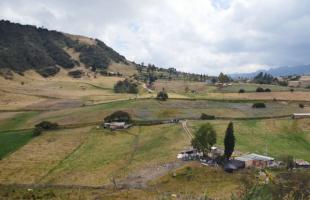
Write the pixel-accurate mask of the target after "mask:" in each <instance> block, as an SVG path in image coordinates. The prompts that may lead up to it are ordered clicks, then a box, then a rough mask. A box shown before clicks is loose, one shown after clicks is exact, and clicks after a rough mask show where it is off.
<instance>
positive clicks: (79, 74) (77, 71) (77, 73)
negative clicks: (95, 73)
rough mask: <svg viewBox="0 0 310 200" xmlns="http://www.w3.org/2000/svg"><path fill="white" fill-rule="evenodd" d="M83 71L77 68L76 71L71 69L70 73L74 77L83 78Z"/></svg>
mask: <svg viewBox="0 0 310 200" xmlns="http://www.w3.org/2000/svg"><path fill="white" fill-rule="evenodd" d="M82 74H83V72H82V71H81V70H75V71H70V72H68V75H69V76H71V77H73V78H81V77H82Z"/></svg>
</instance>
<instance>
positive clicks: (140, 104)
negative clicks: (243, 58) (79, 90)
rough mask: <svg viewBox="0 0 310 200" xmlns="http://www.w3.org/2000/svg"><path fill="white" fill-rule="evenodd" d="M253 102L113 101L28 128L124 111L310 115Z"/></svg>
mask: <svg viewBox="0 0 310 200" xmlns="http://www.w3.org/2000/svg"><path fill="white" fill-rule="evenodd" d="M252 104H253V103H249V102H245V103H244V102H225V101H205V100H197V101H189V100H168V101H165V102H160V101H157V100H151V99H148V100H131V101H123V102H112V103H107V104H100V105H95V106H89V107H81V108H73V109H64V110H60V111H51V112H44V113H41V114H39V115H37V116H35V117H33V118H31V119H30V120H29V121H28V126H30V127H31V124H32V125H33V124H36V123H38V122H40V120H51V121H55V122H58V123H60V124H70V123H87V122H94V121H95V122H96V121H97V122H100V121H102V120H103V119H104V117H105V116H107V115H108V114H109V113H111V112H113V111H115V110H124V111H127V112H128V113H130V114H131V115H132V117H133V118H134V119H138V120H157V119H173V118H191V117H196V118H199V117H200V115H201V113H206V114H211V115H215V116H218V117H263V116H278V115H291V114H292V113H295V112H309V109H310V106H309V105H308V104H305V105H306V106H305V108H304V109H301V108H299V106H298V104H297V103H287V102H268V103H266V106H267V108H265V109H253V108H252V107H251V106H252Z"/></svg>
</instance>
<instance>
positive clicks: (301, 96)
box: [197, 92, 310, 101]
mask: <svg viewBox="0 0 310 200" xmlns="http://www.w3.org/2000/svg"><path fill="white" fill-rule="evenodd" d="M197 97H198V98H199V97H202V98H209V99H229V100H239V99H240V100H273V99H277V100H289V101H309V99H310V92H263V93H242V94H238V93H207V94H206V95H204V96H197Z"/></svg>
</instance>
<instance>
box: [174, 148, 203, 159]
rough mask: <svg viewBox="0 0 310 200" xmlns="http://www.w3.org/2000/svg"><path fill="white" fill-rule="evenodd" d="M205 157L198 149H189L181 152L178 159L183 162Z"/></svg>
mask: <svg viewBox="0 0 310 200" xmlns="http://www.w3.org/2000/svg"><path fill="white" fill-rule="evenodd" d="M202 156H203V153H202V152H199V151H198V150H197V149H189V150H185V151H181V152H180V153H179V154H178V155H177V158H178V159H181V160H196V159H199V158H200V157H202Z"/></svg>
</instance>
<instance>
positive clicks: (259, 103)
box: [252, 102, 266, 108]
mask: <svg viewBox="0 0 310 200" xmlns="http://www.w3.org/2000/svg"><path fill="white" fill-rule="evenodd" d="M252 108H266V105H265V104H264V103H261V102H258V103H253V105H252Z"/></svg>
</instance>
